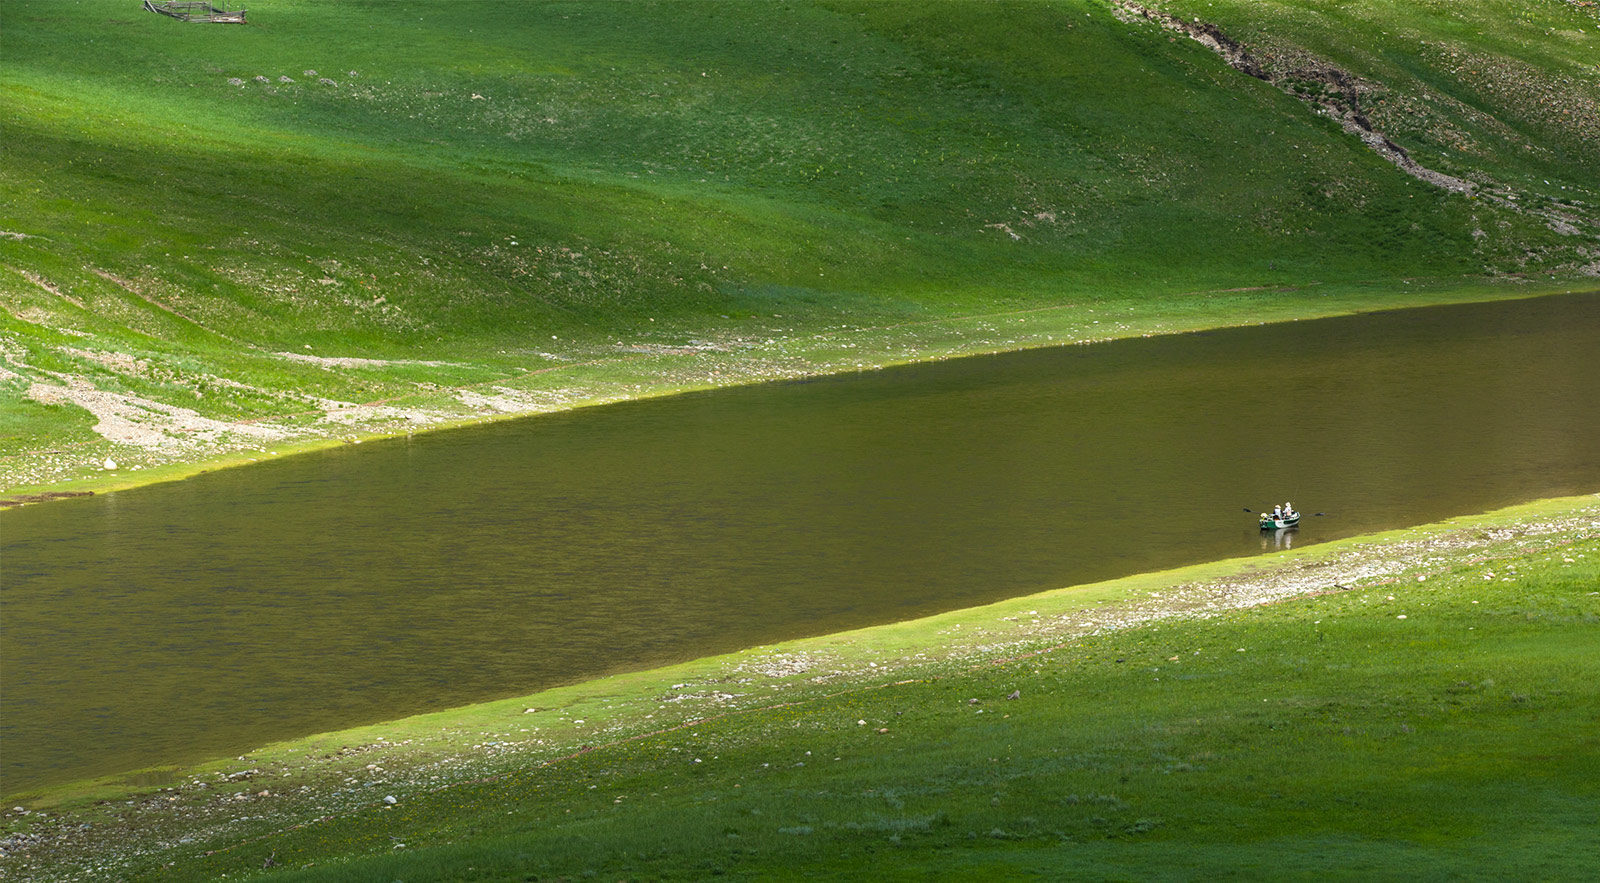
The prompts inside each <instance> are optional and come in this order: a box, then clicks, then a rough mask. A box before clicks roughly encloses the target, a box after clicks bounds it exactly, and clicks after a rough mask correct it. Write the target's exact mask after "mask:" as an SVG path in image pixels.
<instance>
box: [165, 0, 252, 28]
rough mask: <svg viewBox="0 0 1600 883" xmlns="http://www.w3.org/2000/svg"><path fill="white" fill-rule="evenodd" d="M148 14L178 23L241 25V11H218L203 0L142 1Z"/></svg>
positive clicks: (242, 20)
mask: <svg viewBox="0 0 1600 883" xmlns="http://www.w3.org/2000/svg"><path fill="white" fill-rule="evenodd" d="M144 8H145V10H146V11H148V12H159V13H161V14H162V15H165V16H168V17H169V18H175V19H177V20H178V21H209V22H217V23H220V24H235V25H242V24H244V23H245V20H244V13H245V11H244V10H243V9H239V10H234V11H231V12H230V11H229V10H226V9H218V8H217V7H215V6H212V5H211V4H210V3H208V2H205V0H144Z"/></svg>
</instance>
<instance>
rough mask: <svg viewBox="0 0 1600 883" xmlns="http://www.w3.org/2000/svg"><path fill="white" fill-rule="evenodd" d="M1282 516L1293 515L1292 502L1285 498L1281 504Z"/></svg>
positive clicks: (1288, 516) (1290, 516) (1289, 516)
mask: <svg viewBox="0 0 1600 883" xmlns="http://www.w3.org/2000/svg"><path fill="white" fill-rule="evenodd" d="M1283 517H1284V518H1293V517H1294V504H1293V503H1290V502H1288V501H1287V500H1285V501H1284V504H1283Z"/></svg>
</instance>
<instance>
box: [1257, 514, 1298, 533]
mask: <svg viewBox="0 0 1600 883" xmlns="http://www.w3.org/2000/svg"><path fill="white" fill-rule="evenodd" d="M1299 523H1300V513H1299V512H1295V513H1293V514H1291V515H1289V516H1287V517H1278V518H1274V517H1273V515H1272V513H1271V512H1263V513H1261V529H1262V530H1284V529H1287V528H1291V527H1294V526H1296V525H1298V524H1299Z"/></svg>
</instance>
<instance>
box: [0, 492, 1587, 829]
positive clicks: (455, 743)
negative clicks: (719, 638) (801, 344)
mask: <svg viewBox="0 0 1600 883" xmlns="http://www.w3.org/2000/svg"><path fill="white" fill-rule="evenodd" d="M1550 535H1565V536H1566V541H1567V542H1572V541H1575V540H1574V537H1576V539H1577V540H1587V539H1593V538H1600V491H1596V492H1593V493H1586V494H1580V495H1576V496H1568V497H1554V498H1548V499H1540V500H1533V501H1529V502H1525V503H1520V504H1517V505H1513V506H1508V507H1504V508H1500V509H1495V510H1491V511H1488V512H1483V513H1478V514H1471V515H1460V516H1456V517H1453V518H1449V519H1445V520H1442V521H1436V522H1430V523H1426V524H1420V525H1415V526H1411V527H1403V528H1396V529H1392V530H1387V531H1381V532H1378V533H1374V534H1364V535H1360V536H1355V537H1348V538H1344V539H1338V540H1330V541H1327V542H1324V543H1316V544H1313V545H1310V546H1304V547H1300V548H1296V549H1286V550H1280V551H1277V552H1272V553H1266V554H1263V555H1252V556H1244V557H1235V558H1227V559H1222V560H1219V561H1211V562H1204V563H1200V564H1192V565H1186V566H1183V567H1178V568H1172V569H1168V570H1159V571H1152V572H1148V573H1137V574H1131V575H1128V576H1124V577H1117V578H1114V579H1110V580H1103V581H1099V582H1093V583H1086V584H1082V585H1075V586H1066V587H1061V588H1056V589H1050V590H1047V591H1044V592H1039V593H1034V594H1030V595H1022V596H1018V597H1015V598H1008V599H1005V600H1002V601H997V602H993V603H989V604H983V605H978V606H974V607H967V608H960V609H957V610H951V611H947V612H944V613H938V614H933V615H930V616H924V617H916V618H913V619H908V620H901V621H896V622H890V623H883V624H880V625H873V626H865V627H862V628H857V629H849V630H846V631H842V632H834V633H828V634H822V635H817V636H813V637H808V638H798V639H794V640H788V641H780V642H777V643H773V644H764V645H757V646H754V647H748V648H745V649H742V650H737V651H734V652H731V653H724V654H718V655H714V656H708V657H701V658H695V659H690V660H686V661H683V662H679V663H674V664H670V665H665V666H658V667H654V668H648V669H641V670H635V671H622V672H619V673H615V674H610V675H602V676H599V677H594V678H589V679H585V680H582V681H578V682H575V683H572V684H566V685H560V686H555V687H549V688H545V689H542V690H537V691H535V692H532V693H527V694H520V695H515V696H510V697H505V698H501V699H493V700H488V701H484V702H477V703H471V704H468V705H463V706H456V707H452V708H447V709H441V710H438V711H430V712H422V713H418V714H414V715H408V716H405V717H401V718H396V719H391V720H386V721H381V722H377V723H372V724H360V725H356V726H352V727H348V728H345V729H341V730H335V731H329V732H324V733H314V734H308V735H305V736H300V737H295V738H291V739H285V740H282V741H277V742H271V743H267V744H264V745H261V746H258V747H257V748H255V749H253V750H251V751H249V752H247V753H246V754H244V755H241V756H239V757H237V758H224V757H213V758H210V759H206V760H199V761H194V762H183V763H174V764H167V765H157V766H152V767H145V768H141V769H135V770H127V771H124V772H120V773H115V774H109V775H103V776H97V777H91V778H87V779H80V780H75V781H71V782H65V783H59V784H55V785H48V786H43V787H39V788H36V789H33V790H31V791H26V790H25V791H17V792H11V793H9V794H7V795H6V797H5V798H4V799H5V800H6V801H7V802H8V803H11V802H16V801H22V802H31V804H32V806H33V807H35V808H48V807H57V806H73V805H83V804H85V803H86V802H88V801H97V802H101V803H104V802H105V801H109V800H125V799H128V798H136V797H138V796H140V795H147V794H149V793H151V792H153V791H167V790H170V788H169V786H170V785H173V784H177V783H181V782H183V781H186V780H192V779H194V778H195V777H196V776H205V775H209V774H213V773H215V772H216V771H218V770H223V769H231V768H233V767H237V766H239V765H240V763H241V762H244V763H249V764H261V763H282V762H284V761H285V760H286V759H289V758H301V757H303V758H308V759H309V758H313V757H317V758H318V760H319V761H323V762H329V761H331V762H332V763H331V765H332V766H334V767H338V766H340V761H341V760H342V759H346V757H347V755H352V749H351V748H350V746H351V744H352V743H354V744H356V745H361V746H364V747H362V748H359V749H354V753H357V754H359V753H368V752H372V751H378V750H392V749H397V748H400V747H401V746H402V745H405V746H415V747H414V751H413V753H418V752H420V754H421V755H430V756H431V755H433V754H437V753H438V752H440V751H444V752H446V753H448V752H451V751H454V750H455V749H456V748H459V747H460V745H462V744H464V742H463V738H462V737H463V736H466V735H468V734H467V733H466V730H468V729H471V728H474V727H478V726H483V725H484V724H485V722H486V721H489V720H501V724H500V725H501V726H504V721H503V719H504V718H506V717H507V716H511V717H512V718H513V719H517V718H520V717H521V716H522V715H535V714H537V715H539V716H540V719H541V720H544V719H545V714H544V713H546V712H551V711H558V712H559V711H560V710H561V709H567V710H569V711H571V714H564V715H560V716H561V717H564V718H565V719H566V722H567V723H569V724H570V725H571V726H566V727H563V728H562V729H564V730H565V731H567V735H568V736H569V737H570V739H572V740H576V741H573V743H572V745H570V746H556V747H557V748H558V749H564V748H571V749H577V750H579V751H580V753H581V751H586V750H590V749H593V748H595V747H596V744H591V743H592V742H593V741H594V740H595V739H596V738H597V737H601V736H613V737H619V736H620V737H621V738H622V739H623V740H626V739H631V738H638V737H641V736H645V735H650V734H653V733H660V732H665V731H667V730H671V729H676V728H677V727H679V726H683V725H686V724H689V723H694V722H696V721H698V720H704V719H706V718H707V717H711V716H716V717H720V716H725V715H727V714H740V713H744V712H748V711H753V710H759V709H761V708H764V707H767V705H768V703H767V702H766V700H767V699H770V698H772V696H775V695H780V694H782V693H784V691H785V690H787V689H788V688H791V687H795V686H799V687H801V688H802V689H801V691H800V692H802V693H804V692H807V690H806V689H805V688H806V686H807V685H810V686H817V685H822V686H827V685H830V684H833V685H837V684H838V683H842V682H844V681H846V680H848V679H849V676H855V677H860V676H863V675H866V676H867V677H868V678H869V679H870V677H871V672H872V670H873V669H877V668H879V667H880V666H879V665H878V664H870V665H869V666H868V667H867V668H866V669H861V668H860V665H859V664H860V663H861V662H862V660H863V657H867V656H870V657H872V658H874V659H878V660H879V661H880V662H881V663H882V668H883V672H884V673H885V674H889V673H898V674H907V673H908V672H909V673H910V674H912V675H916V676H920V675H922V674H925V672H921V671H920V670H918V669H919V667H921V666H922V664H923V662H926V661H927V659H932V660H933V662H932V663H930V664H932V665H934V666H935V667H937V666H938V665H941V664H943V663H945V662H948V661H949V660H950V659H951V658H958V657H959V658H960V659H962V660H963V661H964V662H967V663H970V664H972V665H978V666H981V665H986V664H991V663H994V662H997V661H1002V660H1005V659H1011V658H1014V657H1013V654H1015V653H1022V654H1024V655H1033V654H1037V653H1040V652H1046V653H1048V652H1053V651H1054V650H1058V649H1060V648H1061V647H1062V646H1065V643H1063V641H1065V642H1070V640H1071V639H1072V638H1074V637H1079V636H1082V635H1088V634H1103V633H1106V632H1113V631H1120V630H1125V629H1130V628H1138V627H1141V626H1145V625H1150V624H1152V623H1158V622H1160V621H1162V620H1166V619H1202V620H1203V619H1209V618H1213V617H1215V616H1219V615H1224V614H1227V613H1230V612H1234V611H1238V610H1245V609H1248V608H1251V607H1257V606H1262V605H1268V604H1277V603H1282V602H1285V601H1291V600H1294V599H1297V598H1307V597H1314V596H1316V595H1318V594H1326V593H1328V592H1337V591H1348V590H1350V589H1352V588H1354V587H1356V586H1357V585H1358V584H1360V583H1362V582H1368V583H1372V582H1377V583H1379V584H1389V583H1394V582H1395V581H1396V579H1397V577H1398V576H1400V575H1405V574H1409V573H1411V572H1414V571H1423V572H1427V571H1429V570H1438V569H1440V564H1441V561H1444V560H1445V559H1443V558H1441V557H1439V555H1440V553H1441V552H1447V553H1450V554H1453V555H1456V556H1457V557H1465V558H1467V559H1472V558H1477V559H1479V560H1482V559H1483V557H1484V556H1483V555H1478V554H1476V553H1477V552H1479V551H1482V550H1488V549H1491V548H1492V547H1494V546H1496V545H1497V544H1502V545H1503V544H1504V543H1505V542H1506V540H1507V539H1508V538H1515V537H1521V536H1550ZM1421 551H1427V552H1429V553H1430V554H1429V555H1428V556H1422V555H1421V554H1420V552H1421ZM1502 551H1503V550H1502ZM1019 614H1026V615H1027V617H1029V618H1030V619H1031V620H1032V622H1031V623H1021V621H1020V619H1019ZM933 638H937V640H936V641H935V640H930V639H933ZM1057 639H1061V640H1060V641H1058V640H1057ZM1041 641H1044V642H1045V644H1046V645H1048V646H1044V645H1041V644H1040V642H1041ZM935 644H937V646H934V645H935ZM911 651H917V652H916V653H912V652H911ZM932 651H942V652H943V654H944V655H943V656H942V657H937V658H935V657H931V656H930V657H927V659H924V658H923V657H924V656H925V655H926V654H928V653H930V652H932ZM896 656H898V658H895V657H896ZM797 660H800V661H797ZM911 660H922V661H911ZM732 672H743V673H751V672H754V673H757V674H760V675H762V676H763V677H765V678H769V679H771V680H772V681H773V683H772V684H769V685H768V686H771V687H774V688H775V690H776V692H774V693H772V694H771V695H767V694H763V695H761V696H760V697H758V698H759V700H760V701H757V702H754V703H753V704H752V703H751V702H743V703H740V702H733V701H731V700H733V699H735V698H737V697H735V696H734V695H732V694H729V693H725V692H721V691H718V690H712V691H711V692H709V693H705V694H703V695H697V694H694V693H693V692H692V691H688V690H685V689H683V688H684V687H686V686H689V685H690V683H693V682H696V681H699V682H701V683H700V686H702V687H703V686H706V685H707V684H710V683H719V682H721V683H727V682H729V681H730V680H732V678H731V677H730V673H732ZM799 675H809V677H808V678H805V679H804V680H805V683H804V684H800V683H797V682H795V681H789V682H783V681H785V680H786V679H789V678H796V677H797V676H799ZM673 681H684V682H685V683H677V684H672V683H670V682H673ZM780 682H783V683H780ZM887 685H888V684H887V683H883V684H874V685H869V686H864V687H863V686H860V685H858V687H859V688H860V689H868V690H870V689H877V688H879V687H881V686H887ZM663 689H666V690H667V692H668V693H671V694H675V695H677V696H679V697H684V698H678V699H673V700H671V704H673V705H680V706H681V707H683V708H684V709H688V710H692V711H694V712H695V713H694V714H686V715H684V716H683V717H684V719H683V720H679V721H676V722H672V723H670V724H669V725H667V726H665V727H664V728H654V729H651V730H649V731H648V732H628V733H624V732H622V731H618V730H615V729H611V728H610V726H609V724H608V722H607V721H606V720H605V713H606V711H607V709H605V708H603V707H601V706H607V705H610V704H612V703H613V702H614V701H620V700H619V698H618V697H625V696H626V697H631V698H632V699H634V700H638V699H641V698H650V697H656V696H657V694H659V693H660V691H662V690H663ZM824 692H827V691H826V690H824ZM830 695H831V694H830ZM691 698H692V699H696V700H698V701H696V702H687V699H691ZM796 698H798V699H799V701H805V700H804V697H796ZM746 706H749V707H746ZM701 712H710V714H709V715H703V714H700V713H701ZM580 714H581V715H584V716H583V717H578V715H580ZM590 717H593V718H595V719H594V720H593V721H591V720H590ZM651 718H652V719H653V718H654V715H651ZM611 723H614V722H611ZM586 724H592V725H590V726H585V725H586ZM422 733H430V735H428V736H421V735H420V734H422ZM437 733H445V734H446V735H445V736H443V737H440V736H438V735H436V734H437ZM385 734H406V735H408V736H409V737H410V738H408V739H407V740H405V741H401V740H399V739H392V738H390V737H389V735H385ZM471 735H472V737H473V738H481V737H484V736H488V735H491V734H490V733H487V732H485V733H475V734H471ZM507 744H509V743H507ZM600 744H604V743H600ZM336 745H337V746H339V747H338V748H334V747H333V746H336ZM473 747H474V748H479V747H481V743H480V744H478V745H474V746H473ZM558 753H559V754H561V756H566V754H564V753H562V752H561V751H560V750H558ZM513 754H515V752H496V753H495V754H494V756H495V757H502V756H511V755H513ZM313 765H314V764H313ZM476 772H483V770H478V771H476ZM227 775H231V773H230V774H226V775H225V776H224V778H227ZM7 820H8V822H9V821H11V817H10V814H7Z"/></svg>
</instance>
